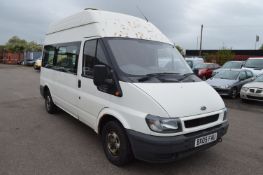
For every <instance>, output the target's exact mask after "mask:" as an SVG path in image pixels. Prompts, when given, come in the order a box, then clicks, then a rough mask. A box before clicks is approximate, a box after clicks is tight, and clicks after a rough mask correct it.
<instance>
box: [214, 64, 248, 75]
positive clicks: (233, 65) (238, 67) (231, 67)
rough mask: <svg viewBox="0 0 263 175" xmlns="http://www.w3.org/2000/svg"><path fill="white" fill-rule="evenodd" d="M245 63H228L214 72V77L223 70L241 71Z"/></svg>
mask: <svg viewBox="0 0 263 175" xmlns="http://www.w3.org/2000/svg"><path fill="white" fill-rule="evenodd" d="M244 63H245V62H244V61H227V62H226V63H225V64H224V65H223V66H222V67H221V68H219V69H216V70H214V71H213V76H214V75H215V74H217V73H218V72H220V71H221V70H225V69H241V68H242V66H243V65H244Z"/></svg>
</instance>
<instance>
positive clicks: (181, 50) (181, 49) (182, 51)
mask: <svg viewBox="0 0 263 175" xmlns="http://www.w3.org/2000/svg"><path fill="white" fill-rule="evenodd" d="M175 47H176V49H177V50H178V51H179V52H180V53H181V54H182V55H184V49H183V48H182V47H181V46H179V45H176V46H175Z"/></svg>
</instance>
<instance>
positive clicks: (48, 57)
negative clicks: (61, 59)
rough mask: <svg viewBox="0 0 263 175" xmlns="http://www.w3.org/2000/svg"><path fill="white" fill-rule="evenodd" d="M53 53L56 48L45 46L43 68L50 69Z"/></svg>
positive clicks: (53, 57) (52, 62)
mask: <svg viewBox="0 0 263 175" xmlns="http://www.w3.org/2000/svg"><path fill="white" fill-rule="evenodd" d="M55 51H56V47H54V46H45V47H44V52H43V53H44V56H43V65H42V66H43V67H52V66H53V65H54V60H55Z"/></svg>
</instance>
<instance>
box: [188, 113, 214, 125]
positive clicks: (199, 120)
mask: <svg viewBox="0 0 263 175" xmlns="http://www.w3.org/2000/svg"><path fill="white" fill-rule="evenodd" d="M218 118H219V114H216V115H211V116H208V117H203V118H197V119H193V120H187V121H185V122H184V125H185V128H193V127H197V126H201V125H206V124H209V123H213V122H215V121H217V120H218Z"/></svg>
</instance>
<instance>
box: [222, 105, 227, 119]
mask: <svg viewBox="0 0 263 175" xmlns="http://www.w3.org/2000/svg"><path fill="white" fill-rule="evenodd" d="M225 120H227V108H226V109H225V110H224V118H223V121H225Z"/></svg>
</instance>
